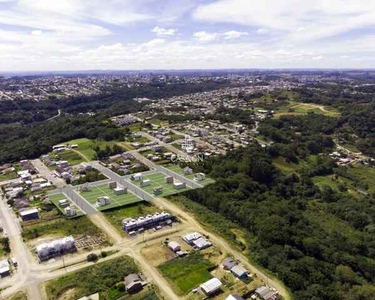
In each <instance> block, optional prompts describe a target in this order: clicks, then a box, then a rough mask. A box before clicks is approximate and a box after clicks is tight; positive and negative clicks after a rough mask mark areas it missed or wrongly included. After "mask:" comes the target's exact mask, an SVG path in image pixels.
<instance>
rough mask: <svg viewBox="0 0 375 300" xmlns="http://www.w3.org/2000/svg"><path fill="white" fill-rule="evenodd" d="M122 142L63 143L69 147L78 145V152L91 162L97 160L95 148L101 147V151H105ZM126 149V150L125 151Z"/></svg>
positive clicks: (85, 140)
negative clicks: (108, 147)
mask: <svg viewBox="0 0 375 300" xmlns="http://www.w3.org/2000/svg"><path fill="white" fill-rule="evenodd" d="M119 142H120V141H104V140H90V139H87V138H82V139H76V140H71V141H69V142H66V143H63V144H68V145H74V144H76V145H78V147H77V148H75V149H76V150H77V151H79V152H80V153H82V154H83V155H85V156H86V157H87V158H88V159H89V160H93V159H94V158H95V154H96V153H95V151H94V148H95V147H99V148H100V149H104V148H105V147H106V146H110V147H113V146H114V145H115V144H118V143H119ZM125 150H126V149H124V151H125Z"/></svg>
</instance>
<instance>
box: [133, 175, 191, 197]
mask: <svg viewBox="0 0 375 300" xmlns="http://www.w3.org/2000/svg"><path fill="white" fill-rule="evenodd" d="M165 176H166V175H165V174H164V173H154V174H148V175H144V176H143V179H149V180H150V181H151V185H149V186H145V187H140V182H135V181H133V183H134V184H135V185H137V186H139V187H140V188H141V189H143V190H144V191H146V192H147V193H149V194H150V195H153V194H154V193H153V191H154V188H156V187H160V186H162V187H163V193H162V194H160V195H157V196H169V195H173V194H177V193H181V192H185V191H187V190H190V189H191V187H189V186H188V185H189V183H188V182H187V183H186V184H187V186H186V188H184V189H181V190H176V189H175V188H174V187H173V185H172V184H167V183H165V179H164V178H165Z"/></svg>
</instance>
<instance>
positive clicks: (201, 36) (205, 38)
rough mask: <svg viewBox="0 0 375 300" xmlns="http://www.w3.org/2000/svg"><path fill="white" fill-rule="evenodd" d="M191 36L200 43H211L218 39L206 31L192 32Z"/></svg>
mask: <svg viewBox="0 0 375 300" xmlns="http://www.w3.org/2000/svg"><path fill="white" fill-rule="evenodd" d="M193 36H194V37H195V38H197V39H198V40H199V41H201V42H212V41H214V40H216V39H217V38H218V37H219V35H218V34H217V33H209V32H206V31H197V32H194V34H193Z"/></svg>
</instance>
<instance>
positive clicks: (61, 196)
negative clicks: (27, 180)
mask: <svg viewBox="0 0 375 300" xmlns="http://www.w3.org/2000/svg"><path fill="white" fill-rule="evenodd" d="M48 198H49V200H50V201H51V202H52V203H53V204H54V205H55V206H56V208H57V210H58V211H59V212H60V213H61V214H63V215H64V216H65V213H64V208H62V207H61V206H60V205H59V201H60V200H64V199H67V200H68V201H69V203H70V207H71V208H74V209H76V211H77V214H76V215H75V216H71V217H66V218H67V219H74V218H78V217H80V216H83V215H84V212H83V211H82V210H80V209H79V208H78V207H77V205H75V204H74V202H73V201H71V200H70V199H69V198H68V197H66V196H65V195H64V194H62V193H59V194H53V195H48Z"/></svg>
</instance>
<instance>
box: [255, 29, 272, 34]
mask: <svg viewBox="0 0 375 300" xmlns="http://www.w3.org/2000/svg"><path fill="white" fill-rule="evenodd" d="M268 32H269V30H268V29H266V28H258V29H257V34H266V33H268Z"/></svg>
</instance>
